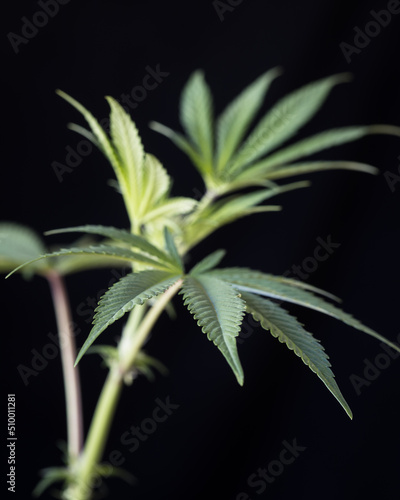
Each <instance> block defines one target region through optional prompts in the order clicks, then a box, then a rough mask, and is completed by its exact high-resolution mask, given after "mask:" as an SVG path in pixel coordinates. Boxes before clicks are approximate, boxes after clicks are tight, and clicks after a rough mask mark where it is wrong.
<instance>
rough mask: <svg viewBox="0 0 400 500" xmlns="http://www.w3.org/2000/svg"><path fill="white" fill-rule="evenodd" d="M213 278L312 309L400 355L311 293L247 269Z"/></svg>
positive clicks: (231, 270)
mask: <svg viewBox="0 0 400 500" xmlns="http://www.w3.org/2000/svg"><path fill="white" fill-rule="evenodd" d="M209 274H210V275H212V276H215V277H216V278H219V279H223V280H225V281H228V282H229V283H232V284H233V285H234V287H235V288H236V289H237V290H239V291H240V292H251V293H255V294H258V295H263V296H266V297H270V298H273V299H280V300H283V301H286V302H292V303H293V304H298V305H300V306H303V307H307V308H309V309H314V310H315V311H319V312H321V313H323V314H327V315H328V316H332V317H333V318H336V319H338V320H340V321H342V322H343V323H346V324H347V325H349V326H352V327H353V328H355V329H356V330H360V331H362V332H364V333H367V334H368V335H371V336H372V337H375V338H376V339H378V340H380V341H381V342H384V343H385V344H387V345H388V346H390V347H392V349H395V350H396V351H398V352H400V347H399V346H398V345H396V344H394V343H393V342H390V341H389V340H387V339H386V338H385V337H382V335H380V334H379V333H377V332H375V331H374V330H372V329H371V328H368V327H367V326H365V325H363V324H362V323H361V322H360V321H358V320H357V319H355V318H353V316H351V315H350V314H347V313H345V312H344V311H342V310H341V309H339V308H338V307H336V306H334V305H333V304H330V303H329V302H326V301H325V300H323V299H322V298H321V297H316V296H315V295H314V294H313V293H311V292H309V291H307V290H304V289H301V288H299V287H297V286H291V285H289V284H288V283H280V282H279V281H277V280H273V279H270V277H269V276H268V275H267V274H264V273H261V272H259V271H253V270H251V269H246V268H226V269H218V270H214V271H210V273H209Z"/></svg>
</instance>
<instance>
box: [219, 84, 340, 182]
mask: <svg viewBox="0 0 400 500" xmlns="http://www.w3.org/2000/svg"><path fill="white" fill-rule="evenodd" d="M346 80H348V78H347V77H346V76H345V75H343V74H340V75H333V76H330V77H328V78H323V79H321V80H318V81H316V82H312V83H309V84H308V85H305V86H303V87H301V88H300V89H298V90H296V91H295V92H292V93H291V94H289V95H287V96H285V97H284V98H283V99H281V100H280V101H278V102H277V104H275V105H274V106H273V107H272V108H271V109H270V111H269V112H268V113H267V114H266V115H265V116H264V117H263V118H262V119H261V120H260V122H259V123H258V125H256V127H255V129H254V130H253V131H252V132H251V134H250V136H249V137H248V138H247V140H246V141H245V142H244V144H243V146H242V147H241V148H240V150H239V151H238V153H237V155H236V156H235V157H234V158H233V160H232V163H231V165H230V167H229V168H230V171H231V172H232V173H238V172H240V171H241V170H242V169H243V168H244V167H245V166H246V165H249V164H250V163H251V162H253V161H254V160H256V159H258V158H260V157H261V156H263V155H265V154H267V153H268V152H269V151H271V150H273V149H275V148H276V147H278V146H280V145H281V144H282V143H284V142H285V141H287V140H288V139H290V138H291V137H293V136H294V135H295V134H296V132H297V131H298V130H299V129H300V128H301V127H302V126H303V125H304V124H306V123H307V122H308V121H309V120H310V119H311V118H312V117H313V116H314V115H315V113H316V112H317V111H318V110H319V109H320V107H321V106H322V104H323V103H324V101H325V100H326V98H327V96H328V94H329V92H330V91H331V90H332V88H333V87H334V86H335V85H337V84H338V83H341V82H344V81H346Z"/></svg>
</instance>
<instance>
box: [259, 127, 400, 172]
mask: <svg viewBox="0 0 400 500" xmlns="http://www.w3.org/2000/svg"><path fill="white" fill-rule="evenodd" d="M369 134H392V135H396V136H400V128H399V127H392V126H388V125H368V126H358V127H341V128H335V129H331V130H325V131H324V132H321V133H319V134H316V135H313V136H312V137H307V138H306V139H303V140H302V141H299V142H296V143H295V144H292V145H290V146H287V147H285V148H284V149H281V150H279V151H277V152H276V153H274V154H272V155H270V156H269V157H268V158H266V159H265V160H263V161H262V162H260V164H255V165H253V166H252V167H251V168H256V167H257V166H258V165H260V166H261V164H262V165H263V169H264V171H266V169H271V168H273V167H277V166H279V165H283V164H287V163H288V162H292V161H296V160H298V159H299V158H302V157H304V156H309V155H312V154H315V153H318V152H319V151H322V150H325V149H328V148H331V147H334V146H339V145H341V144H345V143H346V142H351V141H355V140H357V139H361V138H362V137H365V136H366V135H369Z"/></svg>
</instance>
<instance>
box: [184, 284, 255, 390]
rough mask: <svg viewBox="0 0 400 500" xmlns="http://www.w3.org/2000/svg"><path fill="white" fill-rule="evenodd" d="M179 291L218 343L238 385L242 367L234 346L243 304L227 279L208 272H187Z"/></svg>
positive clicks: (185, 302) (241, 375) (216, 343)
mask: <svg viewBox="0 0 400 500" xmlns="http://www.w3.org/2000/svg"><path fill="white" fill-rule="evenodd" d="M180 294H182V295H183V300H184V304H185V305H186V306H187V307H188V309H189V311H190V312H191V313H192V314H193V316H194V318H195V319H196V320H197V324H198V325H199V326H200V327H201V328H202V331H203V332H204V333H205V334H206V335H207V338H208V339H209V340H212V341H213V343H214V344H215V345H216V346H217V347H218V349H219V350H220V351H221V352H222V354H223V355H224V357H225V359H226V361H227V362H228V364H229V366H230V367H231V368H232V370H233V373H234V374H235V376H236V379H237V381H238V382H239V384H240V385H243V379H244V376H243V369H242V366H241V364H240V360H239V355H238V352H237V346H236V337H237V336H238V335H239V332H240V325H241V323H242V319H243V315H244V309H245V304H244V302H243V300H242V299H241V298H240V297H239V294H238V293H237V292H236V291H235V290H234V288H233V287H232V286H231V285H229V284H228V283H224V282H223V281H221V280H219V279H216V278H213V277H210V276H207V275H202V276H196V277H194V276H187V277H186V278H185V280H184V282H183V285H182V290H181V292H180Z"/></svg>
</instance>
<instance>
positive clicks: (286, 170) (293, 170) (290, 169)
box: [266, 161, 379, 180]
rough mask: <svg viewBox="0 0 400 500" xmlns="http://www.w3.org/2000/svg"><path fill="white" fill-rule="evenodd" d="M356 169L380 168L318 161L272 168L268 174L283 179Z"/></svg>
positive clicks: (372, 172)
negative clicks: (326, 171)
mask: <svg viewBox="0 0 400 500" xmlns="http://www.w3.org/2000/svg"><path fill="white" fill-rule="evenodd" d="M335 169H337V170H354V171H356V172H364V173H366V174H375V175H376V174H378V173H379V170H378V169H377V168H376V167H373V166H372V165H368V164H366V163H359V162H355V161H316V162H307V163H295V164H293V165H287V166H284V167H279V168H277V169H275V170H272V171H271V172H269V173H268V174H267V176H266V177H267V178H268V179H270V180H271V179H283V178H285V177H293V176H294V175H304V174H310V173H312V172H322V171H323V170H335Z"/></svg>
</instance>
